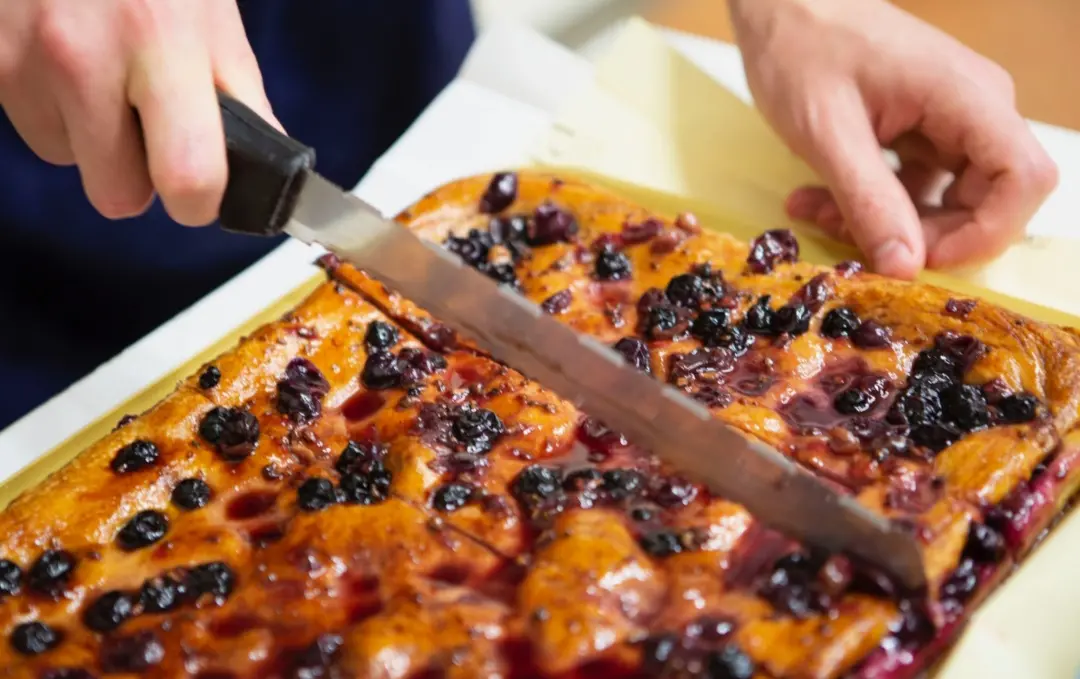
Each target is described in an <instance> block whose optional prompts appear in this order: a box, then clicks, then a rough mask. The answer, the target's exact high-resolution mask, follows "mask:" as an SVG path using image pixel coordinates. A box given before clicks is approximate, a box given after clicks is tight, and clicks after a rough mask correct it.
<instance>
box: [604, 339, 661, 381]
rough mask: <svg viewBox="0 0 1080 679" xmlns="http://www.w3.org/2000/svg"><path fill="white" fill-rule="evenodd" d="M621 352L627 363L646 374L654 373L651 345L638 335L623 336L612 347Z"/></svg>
mask: <svg viewBox="0 0 1080 679" xmlns="http://www.w3.org/2000/svg"><path fill="white" fill-rule="evenodd" d="M612 348H613V349H615V351H617V352H619V353H620V354H621V355H622V357H623V358H624V359H625V360H626V362H627V363H629V364H630V365H632V366H634V367H635V368H637V369H638V370H640V371H641V372H643V373H646V374H652V362H651V357H650V355H649V347H648V345H646V344H645V343H644V342H642V341H641V340H639V339H637V338H636V337H623V338H622V339H621V340H619V341H618V342H616V343H615V345H614V346H613V347H612Z"/></svg>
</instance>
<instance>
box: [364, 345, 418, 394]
mask: <svg viewBox="0 0 1080 679" xmlns="http://www.w3.org/2000/svg"><path fill="white" fill-rule="evenodd" d="M407 368H408V365H406V363H405V362H404V361H402V360H400V359H398V357H397V356H395V355H393V354H391V353H381V352H380V353H376V354H369V355H368V357H367V361H365V362H364V370H363V371H362V372H361V373H360V380H361V381H362V382H363V383H364V386H365V387H367V388H368V389H375V390H382V389H394V388H396V387H399V386H401V384H402V381H403V378H404V375H405V370H406V369H407Z"/></svg>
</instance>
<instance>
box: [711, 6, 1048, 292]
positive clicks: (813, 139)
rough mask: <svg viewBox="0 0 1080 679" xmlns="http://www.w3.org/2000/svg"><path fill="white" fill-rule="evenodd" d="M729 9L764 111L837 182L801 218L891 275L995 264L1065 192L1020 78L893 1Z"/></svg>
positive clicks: (804, 193) (802, 208)
mask: <svg viewBox="0 0 1080 679" xmlns="http://www.w3.org/2000/svg"><path fill="white" fill-rule="evenodd" d="M730 4H731V9H732V16H733V20H734V23H735V27H736V32H737V34H738V40H739V44H740V47H741V48H742V52H743V58H744V60H745V63H746V71H747V77H748V79H749V82H750V87H751V90H752V91H753V94H754V98H755V101H756V103H757V106H758V107H759V108H760V109H761V111H762V113H763V114H764V116H765V117H766V119H767V120H768V121H769V122H770V123H771V124H772V126H773V127H774V128H775V129H776V131H777V132H778V133H779V135H780V136H781V137H782V138H783V139H784V141H785V142H787V144H788V145H789V146H790V147H791V148H792V150H793V151H795V152H796V153H797V154H799V155H800V156H801V157H802V158H804V159H805V160H806V161H807V162H808V163H809V164H810V165H811V166H812V167H813V168H814V170H816V171H817V172H818V173H819V174H820V175H821V177H822V178H823V179H824V180H825V182H826V184H827V185H828V187H827V188H826V187H806V188H803V189H799V190H797V191H795V192H794V193H793V194H792V195H791V196H790V198H789V199H788V205H787V207H788V212H789V213H790V214H791V216H792V217H793V218H796V219H805V220H809V221H814V222H816V223H817V224H818V225H819V226H820V227H822V228H823V229H825V230H826V231H827V232H828V233H830V234H831V235H833V236H834V237H838V238H842V239H844V240H848V241H853V242H854V243H855V244H856V245H858V246H859V248H860V249H861V250H862V251H863V253H864V254H865V255H866V256H867V257H868V259H869V260H870V262H871V264H872V265H873V267H874V268H875V269H876V270H877V271H878V272H880V273H883V274H886V275H891V276H896V277H901V278H911V277H913V276H915V275H916V274H917V273H918V272H919V270H920V269H922V268H923V267H924V266H930V267H935V268H937V267H954V266H961V265H966V264H973V263H977V262H980V261H985V260H987V259H990V258H992V257H994V256H996V255H998V254H1000V253H1001V252H1002V251H1003V250H1004V249H1005V248H1007V247H1008V246H1009V245H1010V244H1012V243H1013V242H1014V241H1015V240H1017V239H1018V238H1019V237H1020V236H1021V235H1022V234H1023V230H1024V227H1025V225H1026V224H1027V222H1028V221H1029V220H1030V219H1031V217H1032V216H1033V215H1034V214H1035V212H1036V210H1038V208H1039V206H1040V205H1041V204H1042V203H1043V201H1044V200H1045V199H1046V198H1047V196H1048V195H1049V194H1050V192H1051V191H1052V190H1053V189H1054V187H1055V186H1056V184H1057V168H1056V167H1055V165H1054V163H1053V161H1051V160H1050V158H1049V156H1047V154H1046V152H1045V151H1044V150H1043V149H1042V147H1041V146H1040V145H1039V143H1038V141H1037V140H1036V139H1035V137H1034V136H1033V135H1032V133H1031V130H1030V129H1029V128H1028V125H1027V123H1026V122H1025V121H1024V119H1023V118H1022V117H1021V116H1020V114H1019V113H1018V112H1017V110H1016V104H1015V95H1014V90H1013V83H1012V80H1011V78H1010V77H1009V75H1008V74H1007V73H1006V72H1005V71H1004V70H1003V69H1002V68H1001V67H999V66H998V65H997V64H995V63H993V62H992V61H990V60H988V59H985V58H983V57H981V56H979V55H978V54H976V53H975V52H973V51H971V50H970V49H968V48H966V47H964V46H963V45H962V44H960V43H959V42H957V41H956V40H954V39H953V38H951V37H949V36H948V35H946V34H944V33H942V32H940V31H938V30H937V29H935V28H933V27H931V26H929V25H927V24H925V23H923V22H921V21H919V20H918V19H916V18H915V17H912V16H910V15H908V14H906V13H904V12H903V11H901V10H899V9H897V8H895V7H893V6H892V5H891V4H889V3H888V2H886V1H885V0H731V2H730ZM882 147H886V148H892V149H893V150H895V151H896V152H897V155H898V156H899V158H900V161H901V167H900V169H899V171H898V172H894V171H893V170H892V169H891V168H890V167H889V166H888V164H887V163H886V161H885V158H884V156H883V154H882ZM942 191H943V193H942Z"/></svg>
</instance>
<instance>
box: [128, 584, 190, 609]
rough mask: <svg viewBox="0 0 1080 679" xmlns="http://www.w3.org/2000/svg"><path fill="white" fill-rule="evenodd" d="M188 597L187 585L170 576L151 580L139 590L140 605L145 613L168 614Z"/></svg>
mask: <svg viewBox="0 0 1080 679" xmlns="http://www.w3.org/2000/svg"><path fill="white" fill-rule="evenodd" d="M186 596H187V583H185V582H183V581H181V580H177V579H176V578H173V577H172V576H169V575H163V576H159V577H156V578H151V579H149V580H147V581H146V582H144V583H143V586H142V589H140V590H139V604H140V606H142V610H143V612H144V613H167V612H169V611H171V610H173V609H174V608H176V607H177V606H179V605H180V603H181V601H183V599H184V598H185V597H186Z"/></svg>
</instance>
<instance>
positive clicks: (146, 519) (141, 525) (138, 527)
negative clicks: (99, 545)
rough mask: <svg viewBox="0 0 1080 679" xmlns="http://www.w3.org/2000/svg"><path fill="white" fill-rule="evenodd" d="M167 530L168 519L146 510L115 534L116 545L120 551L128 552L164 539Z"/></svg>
mask: <svg viewBox="0 0 1080 679" xmlns="http://www.w3.org/2000/svg"><path fill="white" fill-rule="evenodd" d="M168 530H169V519H167V518H166V517H165V515H164V514H162V513H161V512H157V511H154V510H153V509H146V510H143V511H141V512H139V513H138V514H136V515H135V516H134V517H132V519H131V520H130V521H128V522H127V523H126V524H124V527H123V528H121V529H120V532H118V533H117V534H116V543H117V544H118V545H120V548H121V549H123V550H125V551H129V552H130V551H134V550H136V549H142V548H143V547H148V546H150V545H152V544H154V543H155V542H157V541H158V540H160V539H161V538H163V537H165V533H167V532H168Z"/></svg>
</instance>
